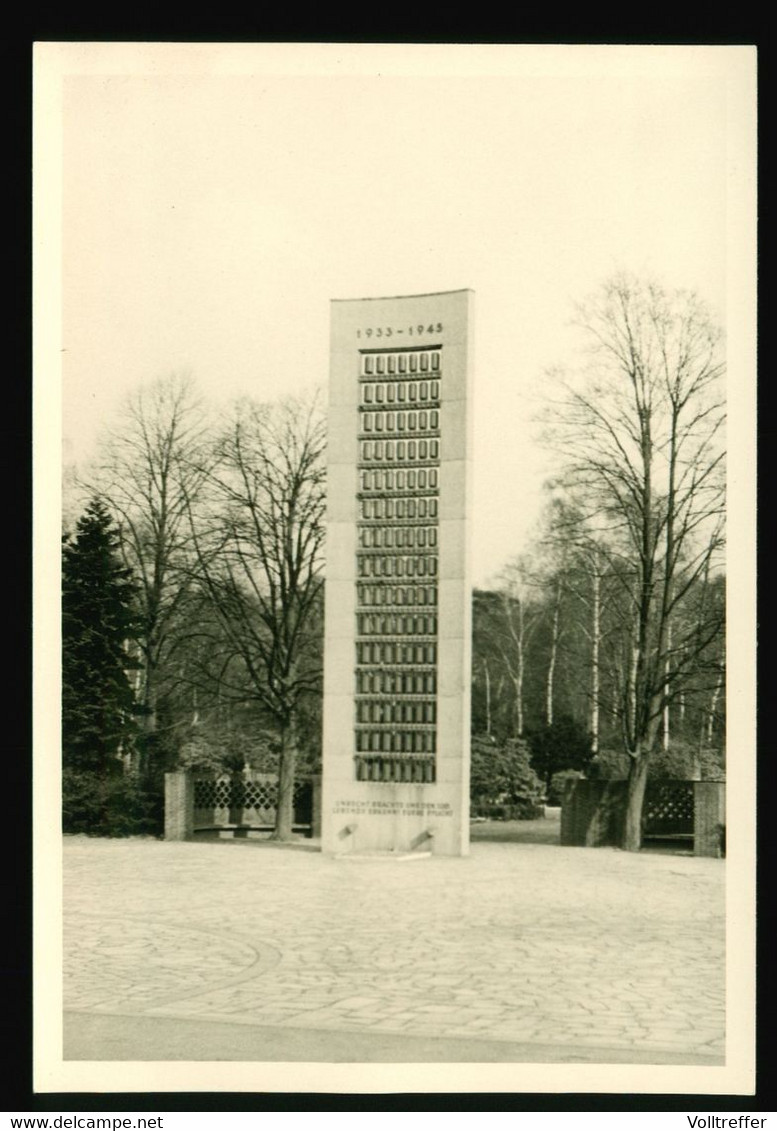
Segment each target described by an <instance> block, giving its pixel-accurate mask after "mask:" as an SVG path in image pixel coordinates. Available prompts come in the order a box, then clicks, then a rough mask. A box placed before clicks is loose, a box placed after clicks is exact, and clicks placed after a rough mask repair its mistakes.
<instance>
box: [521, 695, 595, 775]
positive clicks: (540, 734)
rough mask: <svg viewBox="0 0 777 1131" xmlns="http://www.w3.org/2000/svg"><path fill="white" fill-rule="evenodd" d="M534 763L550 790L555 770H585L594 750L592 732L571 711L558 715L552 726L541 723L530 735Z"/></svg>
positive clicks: (557, 771) (556, 771)
mask: <svg viewBox="0 0 777 1131" xmlns="http://www.w3.org/2000/svg"><path fill="white" fill-rule="evenodd" d="M529 747H530V749H531V764H532V766H533V767H534V769H535V770H536V771H537V773H538V774H539V775H540V777H541V778H542V780H543V781H544V782H545V783H546V785H547V788H548V792H550V788H551V784H550V783H551V780H552V778H553V775H554V774H557V773H559V772H560V771H562V770H585V769H586V767H587V766H588V764H589V762H590V761H591V758H592V756H593V752H592V750H591V735H590V734H589V733H588V731H587V730H586V728H585V727H584V726H583V725H582V723H579V722H578V721H577V719H575V718H573V717H572V715H563V714H562V715H559V716H558V718H557V719H556V720H555V722H553V723H551V724H550V726H548V725H547V724H546V725H545V726H542V727H539V728H538V729H537V730H535V731H533V732H532V733H531V734H530V735H529Z"/></svg>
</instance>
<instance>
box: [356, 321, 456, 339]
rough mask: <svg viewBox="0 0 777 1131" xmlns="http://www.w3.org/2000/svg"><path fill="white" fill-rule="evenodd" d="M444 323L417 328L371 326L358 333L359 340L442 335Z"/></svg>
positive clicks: (423, 324)
mask: <svg viewBox="0 0 777 1131" xmlns="http://www.w3.org/2000/svg"><path fill="white" fill-rule="evenodd" d="M441 333H442V322H429V323H428V325H427V324H425V323H422V322H419V323H418V325H417V326H403V327H402V328H401V329H400V328H399V327H395V326H369V327H367V328H366V329H363V330H357V331H356V337H357V338H372V337H373V336H374V337H376V338H393V337H394V335H395V334H407V336H408V338H415V337H419V338H420V337H421V335H422V334H441Z"/></svg>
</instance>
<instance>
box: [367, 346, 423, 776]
mask: <svg viewBox="0 0 777 1131" xmlns="http://www.w3.org/2000/svg"><path fill="white" fill-rule="evenodd" d="M360 378H361V381H360V384H361V390H360V404H359V465H360V466H359V487H360V490H359V514H358V523H357V538H358V544H357V555H356V556H357V610H356V632H357V641H356V706H355V710H356V716H355V720H354V722H355V771H356V776H357V779H358V780H368V781H385V782H400V781H425V782H433V781H434V780H435V754H436V748H437V726H436V724H437V700H436V694H437V671H436V664H437V655H438V652H437V632H438V619H437V618H438V611H437V568H438V559H437V553H438V545H437V543H438V518H439V504H438V493H439V471H438V468H439V462H440V439H439V436H440V432H439V428H440V385H441V382H440V378H441V361H440V349H439V348H430V349H426V350H408V351H406V352H397V353H391V352H387V353H382V354H381V353H377V354H362V355H360ZM374 464H383V465H384V466H382V467H374V466H371V465H374ZM386 464H388V465H389V466H385V465H386ZM391 465H393V466H391Z"/></svg>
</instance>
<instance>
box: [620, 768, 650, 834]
mask: <svg viewBox="0 0 777 1131" xmlns="http://www.w3.org/2000/svg"><path fill="white" fill-rule="evenodd" d="M647 773H648V754H647V753H646V752H645V751H643V750H639V751H638V752H637V754H636V755H635V756H634V757H632V760H631V765H630V766H629V780H628V785H627V790H626V811H625V813H624V819H623V841H622V843H621V847H622V848H623V850H624V852H639V850H640V848H641V847H642V806H643V803H644V800H645V786H646V785H647Z"/></svg>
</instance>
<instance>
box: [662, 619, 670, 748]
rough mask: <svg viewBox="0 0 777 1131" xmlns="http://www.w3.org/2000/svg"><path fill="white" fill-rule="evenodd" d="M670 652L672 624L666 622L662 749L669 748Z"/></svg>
mask: <svg viewBox="0 0 777 1131" xmlns="http://www.w3.org/2000/svg"><path fill="white" fill-rule="evenodd" d="M671 652H672V626H671V625H670V624H668V625H667V626H666V659H665V660H664V675H665V676H666V682H665V684H664V709H663V712H662V727H663V734H662V745H663V748H664V750H668V749H669V742H670V734H669V725H670V724H669V671H670V665H669V657H670V655H671Z"/></svg>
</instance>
